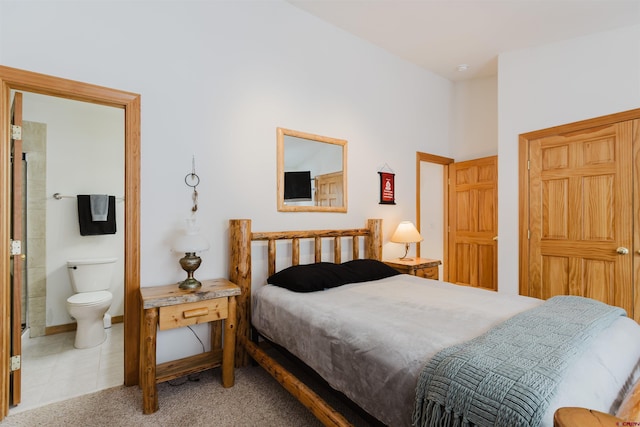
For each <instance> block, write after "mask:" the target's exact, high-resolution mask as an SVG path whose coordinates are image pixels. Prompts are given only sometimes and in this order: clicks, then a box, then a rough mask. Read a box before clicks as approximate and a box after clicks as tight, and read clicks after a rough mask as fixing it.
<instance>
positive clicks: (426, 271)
mask: <svg viewBox="0 0 640 427" xmlns="http://www.w3.org/2000/svg"><path fill="white" fill-rule="evenodd" d="M416 276H418V277H422V278H425V279H434V280H438V267H426V268H419V269H417V270H416Z"/></svg>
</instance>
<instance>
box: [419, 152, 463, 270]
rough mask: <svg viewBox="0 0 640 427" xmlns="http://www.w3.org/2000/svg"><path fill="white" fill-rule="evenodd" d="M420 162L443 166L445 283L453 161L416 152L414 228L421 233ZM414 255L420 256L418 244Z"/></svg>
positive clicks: (443, 260)
mask: <svg viewBox="0 0 640 427" xmlns="http://www.w3.org/2000/svg"><path fill="white" fill-rule="evenodd" d="M420 162H427V163H434V164H437V165H442V166H443V179H442V184H443V186H444V189H443V194H444V200H443V201H442V206H443V222H444V224H443V229H444V233H443V236H442V240H443V250H442V258H443V259H442V265H443V266H445V267H444V268H443V269H442V276H443V277H442V280H444V281H445V282H446V281H447V280H448V279H449V270H448V267H447V266H448V265H449V263H448V261H449V238H448V235H447V230H448V229H449V190H448V185H447V180H448V179H449V165H450V164H451V163H453V162H454V160H453V159H450V158H448V157H442V156H437V155H435V154H428V153H423V152H420V151H416V227H417V228H418V231H420V232H421V228H420V227H421V224H420V203H421V201H420V182H421V181H422V177H421V176H420ZM416 255H417V256H420V242H418V243H417V245H416Z"/></svg>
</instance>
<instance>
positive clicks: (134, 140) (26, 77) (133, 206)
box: [0, 65, 140, 420]
mask: <svg viewBox="0 0 640 427" xmlns="http://www.w3.org/2000/svg"><path fill="white" fill-rule="evenodd" d="M11 90H19V91H26V92H33V93H39V94H42V95H49V96H56V97H60V98H66V99H71V100H76V101H84V102H90V103H94V104H101V105H106V106H111V107H116V108H121V109H123V110H124V121H125V123H124V131H125V135H124V141H125V202H124V211H125V218H126V220H125V224H124V233H125V243H124V251H125V262H124V272H125V278H124V287H125V290H124V293H125V297H124V383H125V385H135V384H137V383H138V359H139V351H140V349H139V347H138V336H139V328H140V312H139V304H138V293H139V288H140V217H139V206H140V95H138V94H135V93H130V92H124V91H120V90H115V89H110V88H105V87H101V86H96V85H92V84H87V83H81V82H77V81H73V80H67V79H62V78H58V77H52V76H47V75H44V74H38V73H34V72H31V71H25V70H19V69H16V68H10V67H5V66H1V65H0V165H4V166H8V165H9V162H10V159H11V140H10V134H9V129H8V126H9V120H10V114H11V113H10V110H11V108H10V101H11ZM9 169H10V168H8V167H2V168H1V172H0V206H1V208H0V212H1V213H2V215H1V218H2V220H1V221H0V272H1V273H0V301H1V302H0V420H2V419H3V418H4V417H5V416H7V415H8V413H9V360H10V337H11V330H10V323H11V322H10V316H11V287H10V285H11V281H10V274H9V271H10V270H9V259H10V255H9V246H10V244H9V242H10V240H11V235H10V226H11V224H10V212H9V211H10V209H9V207H10V197H11V178H10V172H9Z"/></svg>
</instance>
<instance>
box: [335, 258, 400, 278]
mask: <svg viewBox="0 0 640 427" xmlns="http://www.w3.org/2000/svg"><path fill="white" fill-rule="evenodd" d="M342 266H343V267H344V268H345V269H347V270H349V271H351V272H352V274H353V275H355V276H357V277H358V282H368V281H369V280H380V279H384V278H385V277H391V276H395V275H397V274H400V272H399V271H398V270H396V269H395V268H393V267H390V266H388V265H387V264H385V263H384V262H382V261H378V260H375V259H354V260H352V261H347V262H343V263H342Z"/></svg>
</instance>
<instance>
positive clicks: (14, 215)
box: [9, 92, 24, 405]
mask: <svg viewBox="0 0 640 427" xmlns="http://www.w3.org/2000/svg"><path fill="white" fill-rule="evenodd" d="M21 133H22V94H21V93H20V92H16V93H15V96H14V98H13V105H12V106H11V158H12V162H11V169H12V171H11V185H12V197H11V240H12V244H11V301H12V302H11V369H10V376H9V405H17V404H19V403H20V400H21V397H20V396H21V378H22V370H21V369H20V363H19V360H20V357H21V354H22V281H23V280H24V277H23V276H24V275H23V269H24V255H23V254H22V250H21V248H22V245H23V244H24V235H23V229H22V203H23V197H22V196H23V188H22V171H23V169H22V136H21Z"/></svg>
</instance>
